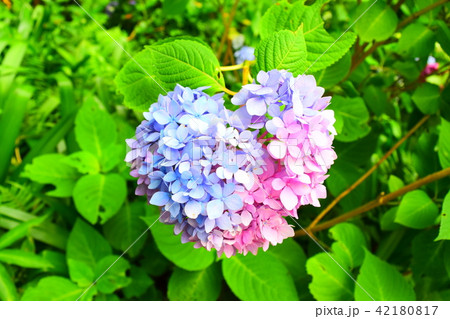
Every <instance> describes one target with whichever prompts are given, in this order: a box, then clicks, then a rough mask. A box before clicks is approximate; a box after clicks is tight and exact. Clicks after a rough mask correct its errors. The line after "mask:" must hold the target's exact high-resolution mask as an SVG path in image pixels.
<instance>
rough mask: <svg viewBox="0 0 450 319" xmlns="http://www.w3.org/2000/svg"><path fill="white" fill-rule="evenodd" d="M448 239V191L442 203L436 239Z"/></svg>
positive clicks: (449, 221)
mask: <svg viewBox="0 0 450 319" xmlns="http://www.w3.org/2000/svg"><path fill="white" fill-rule="evenodd" d="M442 239H447V240H449V239H450V191H449V192H448V193H447V195H445V198H444V202H443V203H442V214H441V227H440V228H439V236H438V237H437V238H436V240H442Z"/></svg>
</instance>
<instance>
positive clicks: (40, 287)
mask: <svg viewBox="0 0 450 319" xmlns="http://www.w3.org/2000/svg"><path fill="white" fill-rule="evenodd" d="M82 293H83V289H81V288H78V287H77V285H75V284H74V283H73V282H71V281H70V280H69V279H66V278H63V277H57V276H50V277H45V278H42V279H41V280H40V281H39V283H38V284H37V286H36V287H29V288H28V289H26V290H25V293H24V294H23V296H22V301H75V300H76V299H77V298H78V297H79V296H80V295H81V294H82Z"/></svg>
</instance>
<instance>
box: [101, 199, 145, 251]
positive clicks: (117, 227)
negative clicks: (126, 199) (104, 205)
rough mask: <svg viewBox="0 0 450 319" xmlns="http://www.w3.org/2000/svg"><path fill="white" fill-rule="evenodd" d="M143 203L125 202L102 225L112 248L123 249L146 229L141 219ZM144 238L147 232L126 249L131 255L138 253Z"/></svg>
mask: <svg viewBox="0 0 450 319" xmlns="http://www.w3.org/2000/svg"><path fill="white" fill-rule="evenodd" d="M144 205H145V203H143V202H140V201H136V202H132V203H131V204H128V203H126V204H125V205H124V206H123V207H122V209H121V210H120V211H119V213H117V214H116V215H115V216H114V217H112V218H111V219H110V220H109V221H108V222H107V223H106V224H105V225H104V226H103V230H104V233H105V238H106V239H107V240H108V242H109V243H110V244H111V246H112V247H113V248H115V249H118V250H120V251H125V250H126V249H127V248H128V247H129V246H130V245H131V244H132V243H133V242H134V241H135V240H136V239H137V238H138V237H139V236H140V235H141V234H142V233H143V232H144V231H145V230H146V228H147V227H146V225H145V223H144V222H143V221H142V219H141V217H142V216H143V215H144V207H145V206H144ZM146 238H147V234H145V235H144V236H143V238H141V239H140V240H139V241H138V242H136V243H135V244H134V245H133V247H132V248H131V249H130V250H129V251H128V253H129V254H130V256H131V257H135V256H137V255H138V254H139V252H140V250H141V249H142V247H143V245H144V243H145V239H146Z"/></svg>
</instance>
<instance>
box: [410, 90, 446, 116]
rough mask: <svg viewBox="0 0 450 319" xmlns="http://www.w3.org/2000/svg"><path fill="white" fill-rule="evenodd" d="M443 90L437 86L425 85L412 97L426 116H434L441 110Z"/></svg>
mask: <svg viewBox="0 0 450 319" xmlns="http://www.w3.org/2000/svg"><path fill="white" fill-rule="evenodd" d="M440 95H441V90H440V89H439V87H438V86H437V85H433V84H430V83H424V84H422V85H421V86H419V87H418V88H417V89H416V90H415V91H414V93H413V95H412V100H413V102H414V103H415V104H416V105H417V107H418V108H419V110H420V111H421V112H422V113H424V114H434V113H436V112H437V110H438V109H439V103H440V99H439V98H440Z"/></svg>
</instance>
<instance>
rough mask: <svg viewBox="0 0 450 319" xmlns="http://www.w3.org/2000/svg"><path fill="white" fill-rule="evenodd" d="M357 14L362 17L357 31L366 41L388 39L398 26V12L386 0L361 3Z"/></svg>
mask: <svg viewBox="0 0 450 319" xmlns="http://www.w3.org/2000/svg"><path fill="white" fill-rule="evenodd" d="M372 4H373V5H372ZM369 6H371V7H370V8H369ZM355 16H356V17H360V18H359V20H358V22H356V24H355V31H356V33H357V34H358V35H359V37H360V38H361V40H362V41H364V42H370V41H372V40H375V41H383V40H386V39H388V38H389V37H390V36H391V35H392V34H394V31H395V29H396V28H397V22H398V18H397V14H396V13H395V11H394V10H392V8H391V7H390V6H389V5H387V4H386V2H385V1H384V0H379V1H376V3H373V2H370V1H367V2H365V3H364V4H361V5H360V6H358V10H357V11H356V14H355Z"/></svg>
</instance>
